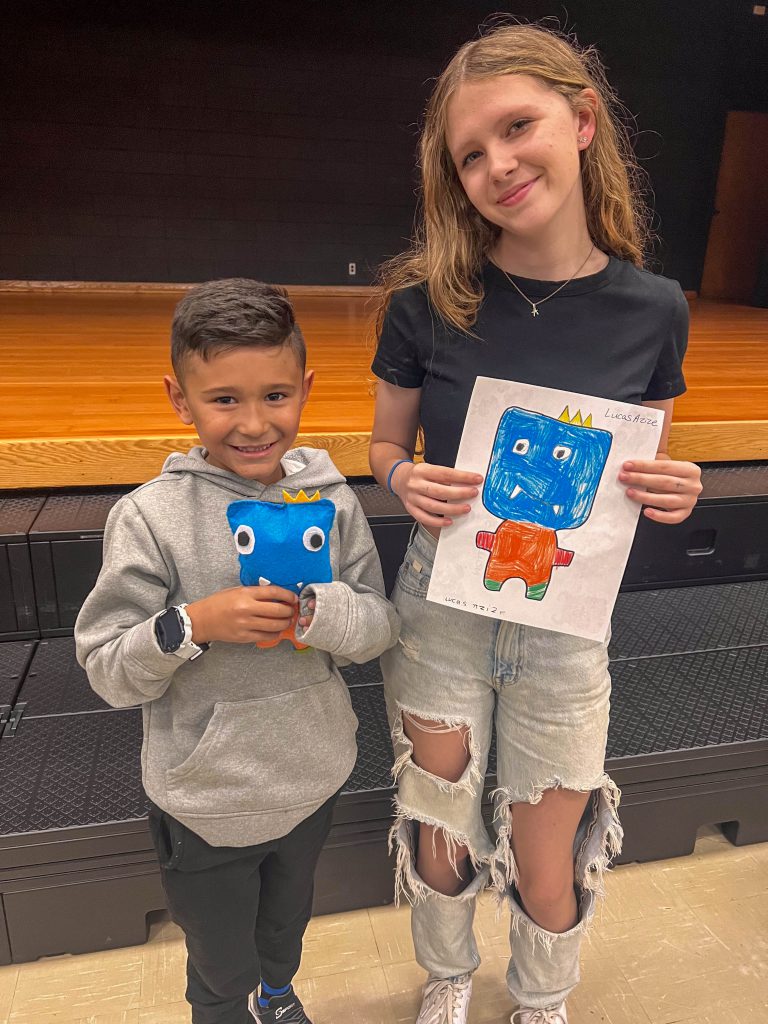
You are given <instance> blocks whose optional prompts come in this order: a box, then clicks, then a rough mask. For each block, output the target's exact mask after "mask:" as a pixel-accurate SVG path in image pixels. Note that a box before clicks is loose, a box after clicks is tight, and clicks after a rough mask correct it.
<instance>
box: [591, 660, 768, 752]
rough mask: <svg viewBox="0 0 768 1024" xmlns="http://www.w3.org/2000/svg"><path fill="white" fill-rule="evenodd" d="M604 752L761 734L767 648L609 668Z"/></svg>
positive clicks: (766, 720) (767, 717)
mask: <svg viewBox="0 0 768 1024" xmlns="http://www.w3.org/2000/svg"><path fill="white" fill-rule="evenodd" d="M611 676H612V678H613V695H612V697H611V724H610V728H609V733H608V756H609V757H630V756H633V755H636V754H651V753H657V752H661V751H664V750H687V749H689V748H691V747H708V746H714V745H717V744H719V743H740V742H743V741H745V740H759V739H765V738H768V647H753V648H742V649H741V650H730V651H714V652H709V653H700V654H683V655H673V656H671V657H668V658H641V659H638V660H636V661H624V662H615V663H614V664H613V665H612V667H611Z"/></svg>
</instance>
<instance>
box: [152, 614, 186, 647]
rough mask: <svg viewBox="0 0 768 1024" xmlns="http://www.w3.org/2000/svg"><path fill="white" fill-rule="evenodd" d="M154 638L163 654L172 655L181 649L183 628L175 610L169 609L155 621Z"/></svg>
mask: <svg viewBox="0 0 768 1024" xmlns="http://www.w3.org/2000/svg"><path fill="white" fill-rule="evenodd" d="M155 636H156V637H157V642H158V644H159V645H160V650H161V651H163V653H164V654H173V653H174V651H178V649H179V648H180V647H181V644H182V641H183V640H184V626H183V624H182V621H181V616H180V615H179V613H178V612H177V611H176V609H175V608H169V609H168V610H167V611H165V612H163V614H162V615H158V617H157V619H155Z"/></svg>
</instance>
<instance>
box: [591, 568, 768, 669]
mask: <svg viewBox="0 0 768 1024" xmlns="http://www.w3.org/2000/svg"><path fill="white" fill-rule="evenodd" d="M612 626H613V638H612V640H611V645H610V654H611V659H612V660H615V661H621V660H624V659H626V658H646V657H653V656H657V655H661V654H677V653H684V652H686V651H711V650H717V649H719V648H722V649H725V648H729V647H746V646H748V645H751V644H768V580H760V581H758V582H755V583H721V584H713V585H710V586H702V587H675V588H673V589H671V590H646V591H641V592H636V593H629V594H619V598H618V601H617V602H616V609H615V611H614V614H613V622H612Z"/></svg>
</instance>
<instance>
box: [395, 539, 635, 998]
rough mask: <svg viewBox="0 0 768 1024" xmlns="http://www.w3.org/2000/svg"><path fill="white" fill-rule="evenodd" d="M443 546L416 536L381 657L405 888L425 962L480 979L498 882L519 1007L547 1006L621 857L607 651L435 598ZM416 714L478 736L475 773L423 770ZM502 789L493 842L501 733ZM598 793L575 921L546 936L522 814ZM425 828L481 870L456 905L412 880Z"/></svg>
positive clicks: (583, 840)
mask: <svg viewBox="0 0 768 1024" xmlns="http://www.w3.org/2000/svg"><path fill="white" fill-rule="evenodd" d="M435 546H436V541H435V540H434V538H433V537H432V536H431V535H430V534H429V533H428V532H427V531H426V530H424V529H422V528H419V530H418V531H417V532H416V534H415V536H414V539H413V541H412V542H411V545H410V547H409V549H408V552H407V554H406V557H405V561H404V562H403V565H402V566H401V568H400V572H399V575H398V579H397V584H396V586H395V590H394V593H393V595H392V600H393V602H394V604H395V607H396V608H397V610H398V612H399V613H400V617H401V620H402V629H401V633H400V640H399V643H398V644H397V645H396V646H395V647H393V648H391V649H390V650H389V651H387V652H386V653H385V654H383V655H382V657H381V664H382V670H383V673H384V684H385V692H386V695H387V706H388V710H389V717H390V724H391V728H392V738H393V744H394V748H395V766H394V775H395V777H396V779H397V781H398V796H397V817H396V820H395V824H394V826H393V830H392V840H393V844H394V845H395V847H396V849H397V855H398V869H397V891H398V894H405V895H406V897H407V898H408V899H409V900H410V901H411V903H412V905H413V914H412V928H413V936H414V943H415V947H416V959H417V960H418V962H419V963H420V964H421V965H422V966H423V967H424V968H425V969H426V970H427V971H429V972H430V974H432V975H435V976H437V977H442V978H449V977H454V976H456V975H459V974H464V973H466V972H468V971H473V970H475V969H476V968H477V967H478V965H479V963H480V957H479V955H478V951H477V945H476V943H475V940H474V937H473V934H472V922H473V918H474V910H475V899H476V897H477V894H478V893H479V892H480V891H481V890H482V889H484V888H486V887H488V886H491V887H492V888H494V889H495V890H496V892H497V893H498V894H499V895H500V896H502V897H503V898H504V900H505V901H506V902H508V904H509V906H510V908H511V912H512V918H511V927H510V943H511V947H512V959H511V960H510V965H509V970H508V972H507V983H508V987H509V990H510V992H511V994H512V996H513V997H514V998H515V999H516V1000H517V1002H518V1003H519V1004H520V1005H523V1006H527V1007H547V1006H552V1005H557V1004H558V1003H560V1002H561V1001H562V1000H563V999H565V998H566V996H567V995H568V993H569V992H570V991H571V989H572V988H573V987H574V986H575V985H576V984H577V982H578V980H579V948H580V944H581V939H582V935H583V932H584V930H585V928H586V927H587V925H588V923H589V921H590V920H591V918H592V916H593V914H594V906H595V897H596V896H597V895H598V894H599V893H601V892H602V881H603V873H604V871H605V869H606V867H607V865H608V862H609V860H610V858H611V857H612V856H615V855H616V854H617V853H618V852H619V850H620V847H621V839H622V830H621V826H620V824H619V820H618V817H617V813H616V809H617V807H618V803H619V791H618V789H617V788H616V786H615V785H614V783H613V782H612V781H611V779H610V778H609V777H608V776H607V775H606V774H605V771H604V761H605V747H606V738H607V730H608V712H609V704H610V691H611V681H610V675H609V673H608V651H607V644H606V643H599V642H595V641H593V640H586V639H582V638H579V637H573V636H568V635H566V634H564V633H556V632H551V631H549V630H544V629H537V628H535V627H533V626H521V625H519V624H517V623H512V622H504V621H497V620H494V619H490V618H486V617H485V616H480V615H472V614H470V613H467V612H463V611H460V610H459V609H455V608H451V607H446V606H444V605H440V604H436V603H434V602H430V601H427V600H426V592H427V588H428V585H429V578H430V573H431V569H432V564H433V560H434V552H435ZM409 715H414V716H417V717H418V718H422V719H427V720H429V721H435V722H439V723H441V724H444V725H447V726H465V727H468V740H467V746H468V754H469V763H468V765H467V767H466V769H465V771H464V774H463V775H462V776H461V778H460V779H459V780H458V781H457V782H449V781H447V780H445V779H441V778H439V777H437V776H435V775H432V774H430V773H429V772H427V771H425V770H424V769H423V768H421V767H419V766H418V765H416V764H415V763H414V761H413V758H412V754H413V745H412V744H411V742H410V740H409V739H408V737H407V736H406V734H405V730H404V728H403V719H404V717H406V718H407V717H408V716H409ZM494 725H495V729H496V742H497V778H498V788H497V789H496V790H495V793H494V803H495V816H494V824H495V829H496V837H495V842H492V841H491V839H490V837H489V835H488V831H487V829H486V827H485V825H484V822H483V819H482V813H481V800H482V794H483V782H484V778H485V773H486V768H487V764H488V751H489V748H490V743H491V736H492V730H493V728H494ZM556 787H562V788H563V789H569V790H575V791H578V792H582V793H591V798H590V800H589V802H588V804H587V808H586V811H585V813H584V816H583V818H582V821H581V824H580V826H579V829H578V832H577V836H576V841H575V845H574V861H575V880H576V886H577V894H578V899H579V904H580V916H579V922H578V924H577V925H576V926H575V927H574V928H572V929H571V930H570V931H568V932H565V933H552V932H547V931H545V930H544V929H543V928H541V927H539V925H537V924H536V923H535V922H534V921H533V920H532V919H531V918H530V917H528V915H527V914H526V913H525V911H524V909H523V907H522V906H521V902H520V899H519V896H518V893H517V889H516V883H517V880H518V873H517V866H516V864H515V859H514V855H513V852H512V844H511V835H512V829H513V806H514V804H516V803H530V804H535V803H538V802H539V801H540V800H541V798H542V796H543V794H544V792H545V791H546V790H548V789H553V788H556ZM415 822H424V823H426V824H429V825H433V826H436V827H437V828H439V829H440V830H441V832H442V835H443V837H444V839H445V840H446V844H447V848H448V853H449V857H450V856H454V858H455V850H456V848H457V847H458V846H460V845H461V846H465V847H466V848H467V849H468V851H469V857H470V859H471V862H472V866H473V868H474V875H473V878H472V881H471V882H470V883H469V885H468V886H467V887H466V888H465V889H464V890H463V891H462V892H461V893H460V894H459V895H458V896H444V895H443V894H441V893H438V892H436V891H435V890H433V889H431V888H430V887H429V886H428V885H427V884H426V883H425V882H424V880H423V879H421V878H420V877H419V875H418V873H417V870H416V864H415V838H416V830H415V827H414V823H415Z"/></svg>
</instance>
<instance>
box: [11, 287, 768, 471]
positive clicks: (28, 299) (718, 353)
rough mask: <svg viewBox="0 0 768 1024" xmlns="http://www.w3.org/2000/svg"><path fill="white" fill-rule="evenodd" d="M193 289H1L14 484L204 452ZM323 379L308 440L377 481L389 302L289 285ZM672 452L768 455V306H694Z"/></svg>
mask: <svg viewBox="0 0 768 1024" xmlns="http://www.w3.org/2000/svg"><path fill="white" fill-rule="evenodd" d="M184 289H185V286H183V285H157V284H148V285H140V284H139V285H134V284H127V285H113V284H88V283H78V282H72V283H68V282H56V283H51V284H46V283H44V282H5V283H3V284H2V285H0V352H2V367H3V369H2V375H0V465H2V473H1V474H0V487H2V488H4V489H11V488H14V489H15V488H49V487H69V488H71V487H76V486H101V485H108V484H134V483H141V482H142V481H144V480H147V479H149V478H150V477H152V476H154V475H155V474H156V473H157V472H158V471H159V469H160V467H161V465H162V462H163V459H164V458H165V456H166V455H167V454H168V453H169V452H171V451H175V450H181V449H185V448H188V447H189V446H190V445H192V444H193V443H194V442H195V437H194V434H193V433H192V432H190V431H189V430H186V429H184V428H183V427H182V425H181V424H180V423H179V422H178V420H177V419H176V417H175V415H174V413H173V411H172V410H171V408H170V405H169V404H168V401H167V399H166V396H165V392H164V390H163V386H162V375H163V374H164V373H166V372H168V371H169V369H170V366H169V361H168V347H169V328H170V321H171V315H172V312H173V307H174V305H175V304H176V302H177V301H178V300H179V298H180V297H181V296H182V294H183V293H184ZM289 292H290V294H291V297H292V299H293V300H294V302H295V305H296V312H297V319H298V320H299V322H300V324H301V326H302V329H303V331H304V335H305V337H306V339H307V346H308V364H309V366H310V367H313V368H314V369H315V370H316V371H317V378H316V383H315V387H314V390H313V393H312V396H311V398H310V401H309V403H308V405H307V409H306V412H305V415H304V418H303V426H304V431H305V432H304V433H303V434H301V435H300V438H299V443H302V444H313V445H318V446H321V447H324V448H327V449H328V450H329V451H330V453H331V455H332V456H333V458H334V460H335V461H336V463H337V465H338V466H339V468H340V469H341V470H342V471H343V472H344V473H346V474H347V475H348V476H359V475H366V474H368V473H369V472H370V470H369V468H368V458H367V450H368V439H369V432H370V427H371V423H372V418H373V401H374V400H373V385H374V378H373V377H372V375H371V372H370V369H369V367H370V362H371V357H372V354H373V349H374V331H373V320H374V317H375V309H376V296H375V292H374V290H373V289H371V288H365V287H308V286H304V287H293V288H291V287H289ZM686 376H687V380H688V387H689V390H688V393H687V394H686V395H684V396H683V397H682V398H680V399H678V401H677V402H676V407H675V419H674V423H673V427H672V437H671V444H670V451H671V454H672V455H674V456H675V457H677V458H686V459H692V460H694V461H698V462H708V461H729V460H734V461H736V460H738V461H745V460H754V459H768V310H765V309H757V308H752V307H748V306H741V305H735V304H730V303H721V302H711V301H703V300H698V299H693V300H692V301H691V338H690V346H689V350H688V357H687V360H686Z"/></svg>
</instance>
